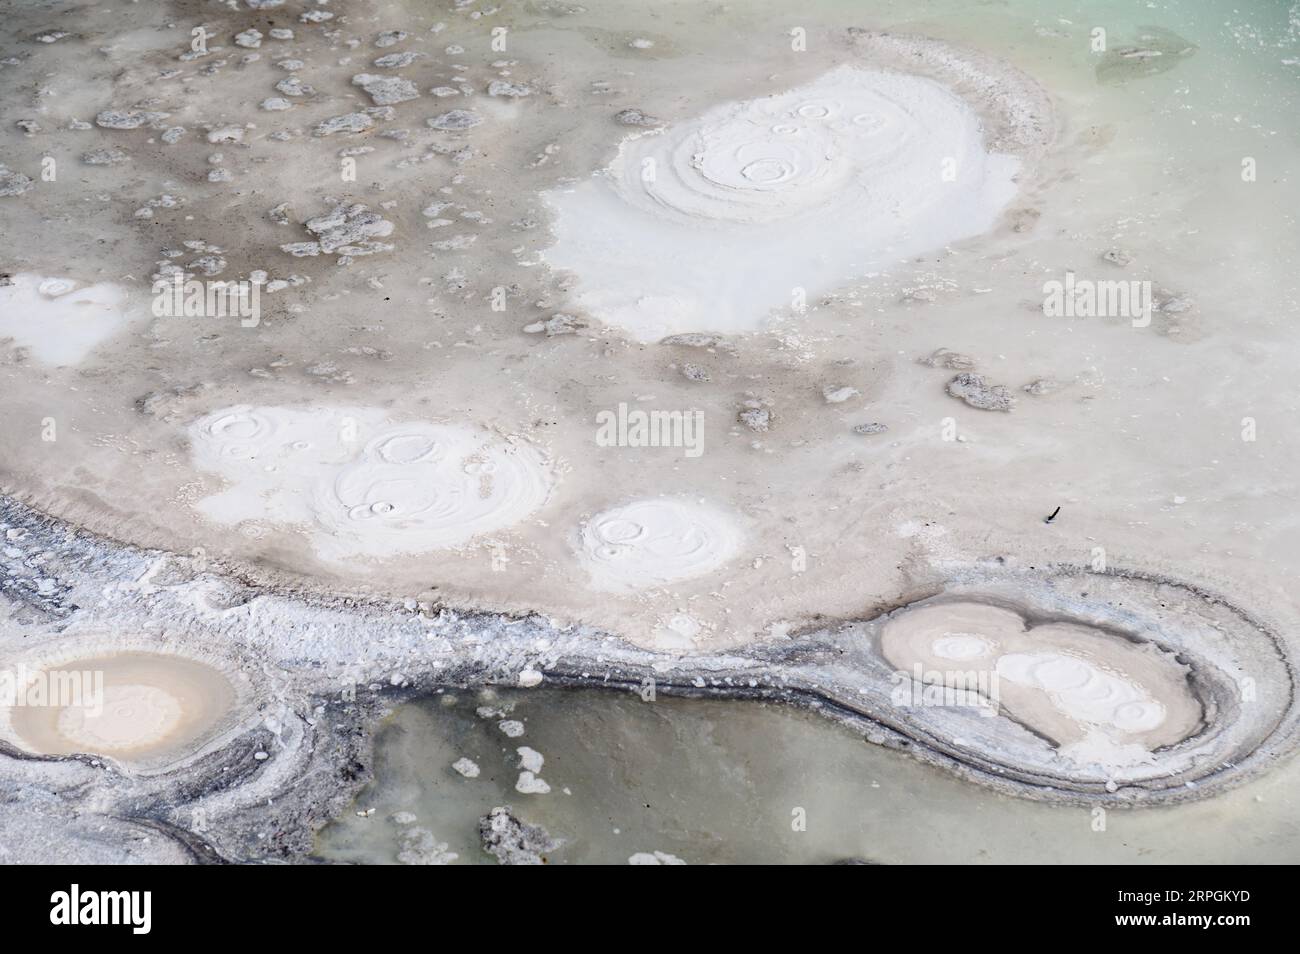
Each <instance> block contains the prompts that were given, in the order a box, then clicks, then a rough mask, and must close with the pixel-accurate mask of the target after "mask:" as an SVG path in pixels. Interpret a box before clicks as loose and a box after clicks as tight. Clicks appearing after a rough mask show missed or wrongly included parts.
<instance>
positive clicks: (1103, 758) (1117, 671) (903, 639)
mask: <svg viewBox="0 0 1300 954" xmlns="http://www.w3.org/2000/svg"><path fill="white" fill-rule="evenodd" d="M881 651H882V652H883V653H884V655H885V658H886V659H888V660H889V661H890V663H892V664H893V665H895V666H897V667H898V668H899V669H900V670H902V671H903V672H906V673H907V674H908V675H910V676H913V677H914V676H915V673H916V668H915V667H916V666H917V665H920V666H921V668H922V671H923V672H924V673H925V674H926V678H927V679H934V678H936V676H935V674H942V682H943V683H944V684H947V685H954V684H955V683H956V681H957V678H958V674H961V673H972V672H974V673H978V674H981V675H983V676H985V677H986V678H985V681H983V682H981V683H980V684H981V685H982V686H991V687H993V688H994V690H995V692H996V694H997V700H996V701H997V702H998V703H1000V704H1001V705H1002V707H1003V708H1004V710H1005V711H1006V712H1007V714H1009V715H1010V716H1011V717H1012V718H1014V719H1015V720H1017V721H1018V722H1021V723H1022V724H1024V725H1025V726H1027V727H1029V728H1030V729H1032V730H1034V731H1035V732H1038V733H1039V734H1040V735H1044V736H1046V737H1047V738H1049V739H1051V740H1052V741H1053V742H1054V743H1056V745H1057V746H1058V747H1059V751H1060V753H1061V754H1062V755H1063V756H1065V757H1066V758H1068V759H1070V760H1071V761H1072V762H1074V763H1075V764H1078V765H1088V764H1097V765H1102V766H1104V767H1107V768H1110V767H1121V766H1127V765H1136V764H1141V763H1144V762H1150V761H1151V753H1152V752H1153V751H1154V750H1155V749H1157V748H1160V747H1162V746H1168V745H1173V744H1175V743H1177V742H1180V741H1182V740H1183V739H1185V738H1187V737H1188V736H1189V735H1191V734H1192V733H1193V732H1195V731H1196V730H1197V728H1198V727H1199V726H1200V724H1201V715H1202V713H1201V705H1200V703H1199V702H1198V701H1197V699H1196V697H1195V696H1194V695H1193V694H1192V692H1191V690H1190V688H1189V686H1188V683H1187V672H1186V669H1185V668H1184V667H1183V666H1182V665H1181V664H1179V663H1178V662H1177V661H1176V660H1175V659H1174V657H1173V655H1172V654H1170V653H1166V652H1164V651H1162V650H1160V649H1158V648H1157V647H1156V646H1154V645H1153V644H1151V643H1133V642H1130V641H1128V640H1126V639H1123V638H1121V637H1119V636H1115V635H1112V634H1109V633H1106V632H1103V631H1102V630H1099V629H1094V628H1092V627H1090V626H1082V625H1079V624H1076V623H1048V624H1044V625H1041V626H1035V627H1033V628H1029V629H1027V628H1026V625H1025V620H1024V618H1023V617H1022V616H1021V615H1020V614H1019V613H1017V612H1015V611H1013V610H1010V609H1004V608H1001V607H997V606H990V605H987V604H984V603H938V604H932V605H929V606H922V607H918V608H916V609H913V610H908V611H907V612H904V613H901V614H899V615H898V616H896V617H894V618H893V619H891V620H890V621H889V622H888V623H886V624H885V626H884V628H883V630H882V631H881ZM989 675H994V676H995V677H996V678H995V679H992V680H989V679H988V678H987V677H988V676H989Z"/></svg>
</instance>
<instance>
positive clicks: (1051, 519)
mask: <svg viewBox="0 0 1300 954" xmlns="http://www.w3.org/2000/svg"><path fill="white" fill-rule="evenodd" d="M1060 512H1061V508H1060V507H1057V508H1056V509H1055V510H1053V511H1052V514H1051V516H1049V517H1047V518H1046V519H1045V520H1044V521H1043V523H1051V522H1052V521H1053V520H1055V519H1056V515H1057V514H1058V513H1060Z"/></svg>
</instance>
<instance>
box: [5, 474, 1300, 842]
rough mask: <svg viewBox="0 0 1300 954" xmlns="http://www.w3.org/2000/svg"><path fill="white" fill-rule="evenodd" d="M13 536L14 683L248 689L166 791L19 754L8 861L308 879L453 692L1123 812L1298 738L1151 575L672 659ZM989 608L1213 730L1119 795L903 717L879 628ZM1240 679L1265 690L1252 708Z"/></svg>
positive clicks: (1241, 662) (121, 774)
mask: <svg viewBox="0 0 1300 954" xmlns="http://www.w3.org/2000/svg"><path fill="white" fill-rule="evenodd" d="M0 532H3V533H4V536H5V540H4V544H5V545H4V547H3V559H2V561H0V567H2V569H0V599H2V600H3V602H4V604H6V605H5V606H4V616H5V619H4V621H3V623H0V652H3V656H4V657H5V658H6V659H7V660H8V661H9V664H10V665H12V664H14V663H15V662H16V661H23V662H25V663H26V664H28V665H29V666H30V665H37V664H39V662H40V661H41V660H49V659H61V658H68V656H69V654H70V653H73V652H75V653H80V654H81V655H87V654H93V653H95V652H113V651H119V652H120V651H128V650H129V651H141V652H154V653H163V654H179V655H183V656H185V657H187V658H190V659H194V660H197V661H200V662H204V663H206V664H208V665H211V666H214V667H216V668H218V669H220V670H221V671H222V672H224V673H226V674H227V675H228V676H230V677H231V680H232V683H233V684H235V685H236V686H237V690H238V702H237V704H236V706H235V707H234V711H232V712H230V713H229V714H228V715H227V717H226V718H225V719H224V720H223V721H222V723H221V725H220V726H219V727H217V728H216V729H215V730H214V731H213V732H212V733H210V734H209V736H208V737H207V738H206V739H205V740H204V741H203V743H202V745H201V746H200V747H198V748H197V749H196V750H195V751H193V752H191V753H188V754H186V755H185V756H184V757H181V758H178V759H176V760H174V761H173V762H171V763H170V764H167V765H161V766H151V767H149V768H148V770H139V769H137V768H133V767H128V766H123V765H118V764H116V763H114V762H113V761H112V760H109V759H105V758H100V757H96V756H94V755H93V754H83V755H71V756H58V757H43V756H35V755H31V754H29V753H26V752H24V751H23V750H22V749H21V748H19V746H18V745H16V744H15V740H14V739H13V738H4V739H0V797H2V798H3V799H4V801H5V802H6V805H7V808H6V811H5V812H3V813H0V843H3V844H5V845H7V846H8V848H7V850H8V857H9V858H10V859H11V860H35V859H37V858H40V859H42V860H50V861H99V862H110V861H134V862H142V861H151V862H169V861H170V862H195V863H219V862H234V863H241V862H309V861H312V860H313V857H312V852H313V846H314V839H315V833H316V831H318V830H319V829H320V828H321V827H322V826H323V825H325V824H326V823H328V822H329V821H330V820H331V819H333V818H335V817H337V816H338V815H340V814H341V813H342V812H344V811H345V810H346V809H347V807H348V806H349V805H350V803H351V802H352V800H353V799H354V798H355V796H356V794H357V793H358V791H359V790H360V789H361V788H362V786H364V785H365V784H366V783H367V782H368V781H369V780H370V778H371V777H372V776H371V763H372V759H371V756H372V744H373V734H374V730H375V728H376V726H377V724H378V723H379V722H380V721H381V720H382V719H383V718H384V716H385V715H386V714H387V713H388V712H390V711H391V710H392V708H393V707H394V706H397V705H400V704H402V703H403V702H406V701H409V700H412V699H416V698H418V697H420V696H423V695H426V694H429V693H432V692H436V691H438V690H439V689H440V688H447V687H457V688H463V687H471V688H472V687H480V686H488V685H503V686H520V685H522V686H529V685H533V684H536V683H537V682H538V681H539V680H540V681H544V682H545V683H546V684H547V685H551V686H567V687H574V688H604V689H609V690H621V691H642V690H644V688H645V687H646V686H648V685H650V684H653V686H654V690H655V692H656V693H662V694H665V695H681V696H692V697H724V698H734V699H737V700H743V699H762V700H769V701H776V702H781V703H785V704H789V705H793V706H799V707H804V708H807V709H811V710H815V711H817V712H820V713H822V714H824V715H826V716H827V717H829V718H831V719H833V720H835V721H837V722H840V723H843V724H845V725H847V726H849V727H851V728H852V729H853V730H855V731H858V732H860V733H862V735H863V736H864V738H865V739H866V741H867V742H868V743H871V744H877V745H883V746H886V747H889V748H892V749H897V750H900V751H905V752H908V753H910V754H911V755H912V756H913V757H914V758H917V759H920V760H921V761H923V762H926V763H928V764H931V765H935V766H937V767H940V768H943V769H945V770H947V771H949V772H952V773H955V774H956V775H958V776H960V777H962V778H964V779H967V780H969V781H970V782H973V783H977V784H981V785H985V786H990V787H992V788H994V789H996V790H998V791H1001V792H1004V793H1006V794H1009V795H1014V796H1018V797H1024V798H1031V799H1038V800H1046V801H1053V802H1062V803H1069V804H1078V805H1104V806H1107V807H1112V806H1113V807H1121V808H1122V807H1136V806H1145V805H1155V804H1161V805H1163V804H1170V803H1174V802H1180V801H1186V800H1190V799H1195V798H1201V797H1206V796H1209V795H1212V794H1214V793H1215V792H1218V791H1220V790H1222V789H1224V788H1226V787H1228V786H1232V785H1236V784H1239V783H1241V782H1243V781H1245V780H1247V779H1249V778H1252V777H1254V776H1256V775H1258V774H1259V773H1261V772H1263V771H1266V770H1267V769H1268V768H1269V766H1270V765H1271V764H1272V763H1273V762H1275V761H1276V760H1278V759H1280V758H1281V757H1283V756H1284V755H1286V754H1287V753H1288V752H1290V750H1291V749H1293V748H1294V744H1295V739H1296V732H1295V728H1296V721H1297V710H1296V694H1295V676H1294V669H1293V662H1292V660H1291V659H1290V658H1289V657H1288V656H1287V654H1286V652H1285V649H1284V644H1283V643H1282V641H1281V640H1280V639H1279V637H1278V636H1277V635H1276V633H1274V632H1273V631H1272V629H1271V628H1270V627H1269V626H1268V625H1267V624H1266V623H1265V622H1264V621H1262V620H1259V619H1257V618H1255V617H1253V616H1251V615H1250V614H1249V613H1247V612H1246V611H1244V610H1241V609H1238V608H1236V607H1234V606H1232V605H1231V604H1230V603H1228V602H1227V601H1225V600H1223V599H1222V598H1220V597H1217V596H1215V595H1213V594H1209V593H1206V592H1203V591H1200V590H1197V589H1195V588H1192V587H1189V586H1186V585H1184V584H1180V583H1175V582H1172V581H1168V580H1162V579H1158V578H1155V577H1148V576H1145V575H1143V574H1141V573H1137V572H1131V571H1123V570H1116V569H1111V570H1109V571H1107V572H1105V573H1092V572H1088V571H1086V570H1081V569H1078V568H1068V567H1054V568H1032V567H1029V568H1014V567H1012V566H1011V565H1010V564H1009V562H1007V561H1003V562H998V561H997V560H994V561H990V562H988V563H982V564H979V565H972V566H970V567H968V568H967V569H965V570H962V571H954V570H952V569H951V568H945V570H944V577H945V578H944V579H942V580H940V579H933V580H917V581H916V585H915V587H914V588H913V590H912V591H910V592H908V593H905V594H900V595H899V599H898V601H897V603H896V605H895V606H893V607H882V608H880V612H878V613H875V614H874V615H873V616H872V618H870V619H867V620H847V621H831V620H822V621H816V623H815V625H812V626H809V627H808V628H806V629H805V630H804V631H803V632H801V633H798V634H796V635H792V636H789V637H786V638H782V639H778V640H772V641H768V642H760V643H756V644H753V645H751V646H749V647H746V648H744V649H741V650H734V651H728V652H721V653H714V654H697V655H671V654H665V653H656V652H652V651H649V650H646V649H641V648H638V647H635V646H633V645H632V644H630V643H628V642H626V641H624V640H622V639H620V638H618V637H617V636H615V635H612V634H609V633H605V632H600V631H597V630H594V629H591V628H588V627H584V626H580V625H566V624H564V623H561V622H559V621H555V620H551V619H547V618H544V617H541V616H526V617H521V618H520V617H507V616H500V615H489V614H467V613H460V612H456V611H454V610H452V609H448V608H435V607H429V606H421V605H417V604H412V603H409V602H408V603H407V604H405V605H401V604H391V603H381V602H366V601H359V600H355V599H348V598H338V597H334V598H330V597H321V596H319V595H316V596H313V595H308V594H305V593H290V592H281V591H277V590H275V589H272V588H268V587H261V586H257V585H254V584H252V583H250V582H249V581H247V580H241V579H240V578H239V577H237V576H234V575H228V574H224V573H222V572H220V571H218V570H217V569H215V568H213V567H212V566H210V565H207V564H205V563H204V562H203V561H202V559H201V558H196V557H193V556H177V555H172V554H167V553H162V552H158V551H147V550H141V549H137V548H135V547H131V546H123V545H119V544H115V543H111V542H109V541H106V540H104V539H101V538H98V537H96V536H93V535H91V534H89V533H87V532H85V531H82V530H79V529H76V528H74V527H72V526H69V525H66V524H63V523H61V522H59V521H56V520H53V519H50V518H48V517H45V516H42V515H41V514H39V513H38V512H36V511H34V510H31V509H29V508H27V507H26V506H24V505H23V504H21V503H19V502H18V501H16V500H14V499H12V498H0ZM975 596H978V597H979V598H980V599H983V600H987V601H990V602H994V603H1010V602H1012V601H1013V600H1014V602H1015V603H1016V604H1017V605H1018V606H1020V607H1021V608H1022V609H1023V610H1024V611H1025V612H1026V613H1027V615H1029V616H1031V617H1036V618H1040V619H1051V618H1069V619H1076V620H1081V621H1084V622H1086V623H1088V624H1089V625H1094V626H1099V627H1103V628H1109V629H1111V630H1112V631H1114V632H1115V633H1117V634H1119V635H1124V636H1126V637H1127V638H1129V639H1132V640H1134V641H1141V640H1142V639H1144V638H1153V639H1155V640H1157V641H1158V642H1160V643H1161V644H1162V645H1163V648H1165V649H1167V650H1170V651H1175V652H1178V653H1179V660H1180V662H1183V663H1184V664H1185V665H1187V666H1189V670H1190V675H1189V683H1190V685H1191V687H1192V690H1193V691H1194V692H1195V693H1196V695H1197V696H1198V698H1200V699H1201V702H1202V705H1203V706H1204V710H1205V713H1206V718H1205V721H1206V724H1205V726H1204V727H1203V729H1202V730H1201V731H1200V732H1199V733H1197V734H1196V735H1195V736H1193V737H1192V738H1189V739H1186V740H1185V741H1184V742H1182V743H1179V744H1178V745H1176V746H1172V747H1170V748H1169V749H1168V750H1163V751H1161V752H1159V753H1157V754H1156V755H1157V758H1156V765H1154V766H1148V767H1144V768H1143V769H1142V770H1140V771H1137V772H1136V773H1135V774H1134V775H1133V777H1131V778H1120V779H1118V784H1117V780H1116V779H1115V778H1113V777H1111V776H1108V775H1106V774H1104V773H1096V772H1093V773H1090V772H1089V771H1086V770H1083V769H1078V768H1069V767H1066V766H1063V765H1062V764H1060V760H1059V759H1056V758H1055V757H1054V755H1053V752H1052V747H1051V746H1050V745H1049V744H1048V743H1047V742H1046V740H1044V739H1042V738H1040V737H1037V736H1034V735H1033V734H1032V733H1030V732H1027V731H1025V730H1024V728H1023V727H1021V726H1019V725H1018V724H1017V723H1015V722H1013V721H1012V720H1011V719H1009V718H1006V717H1004V716H999V717H997V718H992V719H987V718H982V717H980V716H979V715H977V714H975V713H973V712H972V711H971V710H968V709H960V708H952V707H936V708H909V707H905V706H899V705H896V704H895V702H894V701H892V699H891V694H890V693H891V689H892V688H893V684H892V682H891V678H890V677H891V675H892V672H891V667H890V666H889V665H888V664H887V663H886V662H885V660H884V659H883V658H882V657H881V656H880V655H879V654H878V652H877V651H876V648H875V643H874V636H875V634H876V632H877V631H878V628H879V625H880V623H881V621H882V620H883V619H886V618H888V616H889V613H890V612H891V611H896V610H898V609H901V608H902V607H905V606H909V605H914V604H916V603H917V602H920V601H942V600H947V599H953V598H962V599H971V598H973V597H975ZM1153 634H1154V635H1153ZM1234 667H1236V671H1246V672H1249V673H1251V674H1252V677H1251V678H1252V680H1253V681H1252V683H1251V686H1252V692H1251V694H1250V695H1251V698H1250V699H1247V700H1246V702H1242V701H1241V699H1240V698H1238V697H1239V696H1240V693H1239V692H1238V691H1237V688H1238V687H1237V682H1236V681H1234V680H1235V676H1234V675H1233V673H1234ZM1247 703H1248V704H1247ZM6 733H7V734H11V733H8V731H7V728H6Z"/></svg>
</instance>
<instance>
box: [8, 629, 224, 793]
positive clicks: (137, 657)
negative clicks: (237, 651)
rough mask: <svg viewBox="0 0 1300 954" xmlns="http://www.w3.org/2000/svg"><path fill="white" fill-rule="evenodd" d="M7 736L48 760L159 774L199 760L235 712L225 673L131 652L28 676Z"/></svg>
mask: <svg viewBox="0 0 1300 954" xmlns="http://www.w3.org/2000/svg"><path fill="white" fill-rule="evenodd" d="M19 682H20V683H21V684H19V685H15V686H13V687H10V690H11V691H10V692H8V693H6V696H7V698H6V700H5V703H6V705H5V711H4V717H5V718H4V722H5V723H6V726H7V732H6V733H5V734H11V735H12V736H13V738H14V741H15V742H17V743H18V744H19V746H20V747H21V748H24V749H27V750H28V751H31V752H35V753H38V754H41V755H68V754H72V753H76V752H83V753H87V754H94V755H102V756H108V757H110V758H113V759H116V760H118V761H120V762H124V763H127V764H130V765H132V766H135V767H140V766H149V765H153V766H155V767H157V766H158V765H160V764H165V763H167V762H169V761H173V760H175V759H176V758H178V757H183V756H184V755H186V754H190V753H192V752H193V751H194V750H195V749H196V748H197V747H198V746H200V745H201V744H202V743H203V742H204V741H205V740H207V739H209V738H210V737H211V736H212V735H213V734H214V733H215V732H216V731H217V730H218V729H219V727H220V726H221V725H222V723H223V721H225V720H226V719H227V718H228V717H229V716H230V715H231V713H232V712H233V711H234V709H235V707H236V701H237V692H236V689H235V687H234V686H233V685H232V684H231V682H230V681H229V680H228V679H227V678H226V676H225V675H224V674H223V673H222V672H220V671H219V670H217V669H215V668H213V667H211V666H207V665H205V664H203V663H200V662H197V661H195V660H192V659H187V658H184V657H181V656H174V655H169V654H163V653H147V652H125V653H115V654H112V655H107V656H91V657H81V658H67V659H64V660H62V661H60V662H58V663H51V664H48V665H45V666H43V667H38V668H33V669H30V670H28V669H23V670H21V676H20V677H19Z"/></svg>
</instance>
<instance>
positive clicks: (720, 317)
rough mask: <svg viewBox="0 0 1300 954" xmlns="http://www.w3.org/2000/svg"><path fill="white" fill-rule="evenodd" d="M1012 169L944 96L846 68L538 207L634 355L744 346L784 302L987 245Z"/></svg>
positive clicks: (640, 153) (969, 112)
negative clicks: (795, 291) (730, 335)
mask: <svg viewBox="0 0 1300 954" xmlns="http://www.w3.org/2000/svg"><path fill="white" fill-rule="evenodd" d="M1019 166H1020V160H1019V159H1018V158H1017V157H1015V156H1012V155H1008V154H1001V153H990V152H988V151H986V148H985V140H984V136H983V131H982V126H981V120H980V115H979V113H978V112H977V110H976V109H975V108H974V107H973V106H972V105H971V104H970V103H968V102H967V101H965V100H964V99H963V98H961V97H960V96H958V95H956V94H954V93H953V92H951V91H949V90H948V89H947V88H946V87H945V86H943V85H942V84H941V83H939V82H936V81H935V80H933V79H930V78H927V77H925V76H920V75H908V74H905V73H898V72H884V71H879V70H869V69H859V68H857V67H852V66H842V67H839V68H836V69H834V70H832V71H830V72H829V73H827V74H825V75H824V76H822V77H821V78H820V79H818V80H816V81H814V82H812V83H810V84H808V85H806V86H802V87H799V88H798V89H794V90H790V91H788V92H784V93H780V94H777V95H774V96H769V97H765V98H761V99H754V100H748V101H745V102H738V103H726V104H723V105H721V106H717V107H715V108H713V109H710V110H708V111H707V112H705V113H703V114H702V115H701V116H699V117H698V118H696V119H694V120H690V121H687V122H683V123H679V124H677V125H675V126H672V127H669V128H668V129H667V130H665V131H663V132H662V133H660V134H643V135H635V136H632V137H629V138H628V139H626V140H625V141H624V142H623V143H622V144H621V146H620V149H619V154H618V156H617V157H616V159H615V160H614V161H613V162H612V163H611V164H610V166H609V167H608V168H607V169H606V170H604V175H602V176H598V177H597V178H596V179H594V180H592V181H589V182H585V183H582V184H580V185H579V186H578V187H576V188H566V189H564V190H557V191H555V192H551V193H547V194H546V199H547V201H548V202H549V203H550V204H551V205H552V207H553V208H554V209H555V210H556V212H557V216H556V225H555V230H556V238H557V241H556V243H555V245H554V246H552V247H551V248H550V249H548V250H547V251H546V252H545V253H544V254H545V258H546V260H547V261H548V262H549V263H550V264H552V265H553V266H556V267H559V268H564V269H568V270H571V271H574V272H576V273H577V274H578V276H579V279H580V281H579V283H578V286H577V300H578V302H579V304H581V305H582V306H584V307H585V308H586V309H587V310H589V311H590V312H592V313H593V314H594V315H596V316H597V317H598V318H600V319H601V320H603V321H605V322H606V323H609V324H613V325H617V326H620V327H622V328H624V329H626V330H627V331H629V332H630V333H631V334H633V335H634V336H635V337H637V338H640V339H641V340H657V339H658V338H661V337H664V336H665V335H669V334H674V333H680V332H698V331H723V332H737V331H746V330H751V329H754V328H757V327H759V326H760V325H761V323H762V322H763V320H764V319H765V318H766V317H767V314H768V312H770V311H771V310H772V309H773V308H782V307H785V308H788V307H790V306H791V289H792V288H801V289H804V290H805V291H806V293H807V294H810V295H811V294H820V293H822V292H825V291H829V290H830V289H832V288H834V287H837V286H840V285H843V284H846V283H848V282H850V281H852V280H854V279H855V278H857V277H859V276H860V275H861V274H862V273H864V272H865V271H867V270H870V269H871V268H873V267H875V266H879V265H883V264H887V263H889V262H894V261H897V260H899V259H900V258H902V257H905V256H907V255H909V254H912V253H919V252H922V251H926V250H929V249H933V248H939V247H942V246H943V245H945V244H948V243H949V242H952V241H954V240H957V239H960V238H964V237H967V236H971V235H976V234H979V233H981V232H983V231H986V230H987V229H988V228H989V227H991V226H992V224H993V222H994V221H995V220H996V217H997V215H998V214H999V212H1000V210H1001V209H1002V207H1003V206H1004V205H1005V204H1006V203H1007V202H1008V201H1009V200H1010V199H1011V197H1012V196H1013V195H1014V194H1015V192H1016V185H1015V181H1014V179H1015V175H1016V173H1017V170H1018V169H1019ZM629 212H632V213H634V214H629ZM637 212H639V213H641V214H640V215H637V214H635V213H637ZM742 276H743V277H742ZM646 289H654V293H653V294H649V295H647V294H646Z"/></svg>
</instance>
